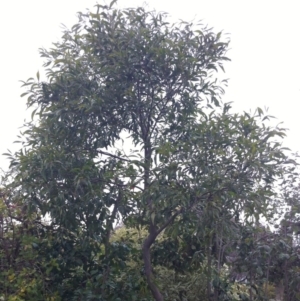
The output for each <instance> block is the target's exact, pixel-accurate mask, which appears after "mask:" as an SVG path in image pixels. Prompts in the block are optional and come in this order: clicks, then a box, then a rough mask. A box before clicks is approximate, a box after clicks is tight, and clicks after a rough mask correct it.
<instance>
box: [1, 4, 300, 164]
mask: <svg viewBox="0 0 300 301" xmlns="http://www.w3.org/2000/svg"><path fill="white" fill-rule="evenodd" d="M96 3H97V2H96V1H95V0H93V1H92V0H60V1H58V0H52V1H45V0H27V1H24V0H14V1H1V4H0V11H1V12H2V14H1V15H2V16H1V18H0V41H1V42H0V43H1V44H0V59H1V69H0V87H1V99H0V139H1V143H0V154H2V153H4V152H6V151H7V149H10V150H12V151H15V150H17V149H18V148H19V145H17V144H13V141H15V140H17V135H18V134H19V132H20V127H21V126H22V124H23V123H24V119H26V120H29V119H30V111H28V110H27V111H26V99H25V98H21V97H20V95H21V93H23V92H24V90H22V89H21V83H20V80H26V79H28V78H29V77H35V75H36V73H37V71H39V72H41V73H43V67H42V64H43V60H42V59H40V57H39V52H38V49H39V48H42V47H44V48H50V47H51V45H52V43H54V42H56V41H58V40H59V38H60V36H61V34H62V27H61V24H65V25H66V26H67V27H71V26H72V25H74V24H75V23H76V20H77V16H76V13H77V12H79V11H82V12H84V11H86V9H87V8H89V9H90V10H93V6H94V5H95V4H96ZM98 3H99V4H103V3H104V1H100V0H99V1H98ZM106 3H109V1H106ZM141 5H147V6H148V7H149V9H156V10H157V11H165V12H168V13H169V14H170V16H171V18H172V21H177V20H179V19H183V20H186V21H190V20H193V19H194V20H202V23H203V24H208V25H209V27H213V28H214V29H215V31H217V32H218V31H221V30H222V31H223V32H224V33H228V34H229V35H230V39H231V43H230V50H229V52H228V56H229V58H230V59H231V60H232V61H231V62H230V63H228V64H227V65H226V66H225V68H226V78H228V79H229V84H228V87H227V89H226V94H225V96H224V101H232V102H233V108H234V110H237V111H240V112H242V111H249V110H250V109H251V110H252V111H253V110H254V109H255V108H256V107H258V106H259V107H261V108H265V107H267V108H269V114H271V115H274V116H275V117H276V118H277V119H276V122H278V123H279V122H283V127H286V128H288V129H289V131H288V137H287V138H286V139H285V142H284V144H285V146H287V147H290V148H291V149H292V150H293V151H295V152H296V151H300V139H299V135H298V129H299V128H300V34H299V30H300V18H299V11H300V9H299V7H300V3H299V1H297V0H295V1H292V0H286V1H282V0H281V1H277V0H272V1H271V0H264V1H261V0H251V1H249V0H248V1H246V0H244V1H240V0H226V1H225V0H205V1H204V0H185V1H166V0H148V1H146V2H145V1H140V0H119V1H118V4H117V6H118V7H120V8H122V7H136V6H141ZM0 168H3V169H7V168H8V161H7V160H6V159H5V157H3V156H1V155H0Z"/></svg>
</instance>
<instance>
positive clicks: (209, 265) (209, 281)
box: [207, 235, 212, 300]
mask: <svg viewBox="0 0 300 301" xmlns="http://www.w3.org/2000/svg"><path fill="white" fill-rule="evenodd" d="M207 248H208V249H207V299H208V300H211V278H212V268H211V265H212V260H211V248H212V238H211V235H210V237H209V243H208V247H207Z"/></svg>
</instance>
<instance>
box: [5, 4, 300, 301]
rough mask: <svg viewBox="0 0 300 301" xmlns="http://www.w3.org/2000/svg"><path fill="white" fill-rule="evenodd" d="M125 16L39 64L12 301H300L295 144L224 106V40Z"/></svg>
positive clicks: (140, 12)
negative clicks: (287, 145) (42, 74)
mask: <svg viewBox="0 0 300 301" xmlns="http://www.w3.org/2000/svg"><path fill="white" fill-rule="evenodd" d="M114 2H115V1H113V2H112V3H111V4H110V5H109V6H102V5H97V6H96V8H97V11H96V12H94V13H87V14H82V13H81V14H79V21H78V23H77V24H75V25H74V26H73V27H72V28H71V29H65V30H64V33H63V36H62V40H61V41H60V42H57V43H55V44H54V46H53V48H52V49H50V50H46V49H42V50H41V56H42V57H43V58H45V65H44V66H45V68H46V76H47V78H46V80H45V81H41V80H40V75H39V73H38V74H37V76H36V79H33V78H30V79H29V80H27V81H25V82H24V83H23V86H24V87H25V88H26V89H27V90H26V91H25V93H23V96H26V97H27V104H28V107H29V108H31V109H32V111H33V113H32V121H31V122H28V123H26V124H25V125H24V131H23V132H22V134H21V136H20V143H22V147H21V148H20V150H19V151H18V152H16V153H14V154H12V153H8V154H6V155H7V156H8V157H9V159H10V162H11V165H10V170H9V171H8V172H7V174H6V175H5V176H4V177H3V181H2V188H1V198H0V200H1V202H0V218H1V221H0V222H1V225H0V226H1V229H0V230H1V231H0V232H1V233H0V238H1V241H0V243H1V253H0V262H1V266H0V269H1V273H0V279H1V281H0V296H1V298H2V300H9V301H12V300H31V301H32V300H49V301H50V300H51V301H58V300H105V301H108V300H116V301H117V300H122V301H126V300H128V301H132V300H141V301H146V300H156V301H161V300H170V301H171V300H178V301H183V300H214V301H216V300H251V301H252V300H271V299H272V298H273V299H274V298H277V299H279V298H281V299H280V300H285V301H292V300H293V301H294V300H300V295H299V292H300V290H299V283H300V264H299V263H300V262H299V253H298V241H297V238H298V234H299V233H300V232H299V231H300V230H299V225H300V222H299V217H298V215H297V214H298V212H299V206H300V205H299V201H298V200H299V198H298V193H299V186H298V184H297V183H298V174H297V168H296V167H297V164H296V163H295V160H293V158H292V157H291V156H290V155H288V151H287V150H286V149H284V148H283V147H282V142H281V138H283V137H284V136H285V129H282V128H280V126H275V127H272V126H270V124H269V119H270V118H271V116H268V115H266V113H265V112H263V110H262V109H260V108H258V109H257V110H256V111H255V112H253V113H246V112H244V113H233V112H232V110H231V104H229V103H223V102H222V99H221V98H222V94H223V93H224V87H225V86H226V81H224V80H223V81H220V80H218V77H217V74H218V72H220V71H224V66H223V64H224V62H226V61H228V60H229V59H228V58H227V57H226V52H227V49H228V44H229V41H228V40H226V39H224V38H223V35H222V33H214V32H213V31H212V30H211V29H208V28H207V27H204V26H202V25H201V24H196V25H194V24H191V23H187V22H180V23H177V24H173V25H171V24H169V23H168V22H167V16H166V15H165V14H163V13H156V12H152V11H150V12H149V11H147V10H145V9H144V8H141V7H139V8H136V9H124V10H119V9H117V8H115V6H114ZM280 208H285V209H286V213H285V215H284V216H283V215H282V213H281V212H280V211H279V209H280ZM278 216H279V217H280V218H281V223H279V222H277V223H276V219H278ZM262 219H263V220H264V221H265V222H264V223H265V226H263V225H262V223H261V221H262ZM118 224H122V227H121V228H118V229H116V225H118ZM267 225H269V226H270V225H273V226H274V227H277V230H274V227H273V226H272V227H273V228H272V229H273V230H272V231H271V230H270V228H269V226H267Z"/></svg>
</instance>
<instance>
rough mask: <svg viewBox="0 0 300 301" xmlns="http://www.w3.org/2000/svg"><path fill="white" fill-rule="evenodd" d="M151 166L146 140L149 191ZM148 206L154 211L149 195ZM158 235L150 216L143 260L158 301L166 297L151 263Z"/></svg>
mask: <svg viewBox="0 0 300 301" xmlns="http://www.w3.org/2000/svg"><path fill="white" fill-rule="evenodd" d="M150 167H151V145H150V143H149V141H145V169H144V189H145V191H147V189H148V188H149V184H150ZM147 207H148V210H149V212H150V213H152V211H153V204H152V199H151V197H150V196H148V200H147ZM157 235H158V232H157V229H156V227H155V224H154V221H153V220H152V219H151V218H150V225H149V233H148V237H147V238H146V239H145V241H144V243H143V247H142V252H143V260H144V265H145V276H146V280H147V283H148V286H149V288H150V290H151V293H152V295H153V297H154V299H155V300H156V301H163V300H164V298H163V296H162V294H161V292H160V291H159V289H158V287H157V285H156V284H155V280H154V275H153V271H152V270H153V269H152V264H151V250H150V249H151V246H152V244H153V243H154V241H155V239H156V237H157Z"/></svg>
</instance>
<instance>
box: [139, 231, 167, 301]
mask: <svg viewBox="0 0 300 301" xmlns="http://www.w3.org/2000/svg"><path fill="white" fill-rule="evenodd" d="M150 228H151V227H150ZM153 230H155V229H153ZM153 230H152V231H151V230H150V231H149V235H148V237H147V238H146V239H145V241H144V244H143V259H144V264H145V275H146V279H147V283H148V285H149V288H150V290H151V293H152V295H153V297H154V299H155V300H156V301H163V300H164V298H163V296H162V294H161V293H160V291H159V289H158V287H157V286H156V284H155V280H154V276H153V272H152V265H151V252H150V248H151V245H152V243H153V242H154V240H155V238H156V234H155V232H154V231H153Z"/></svg>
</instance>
